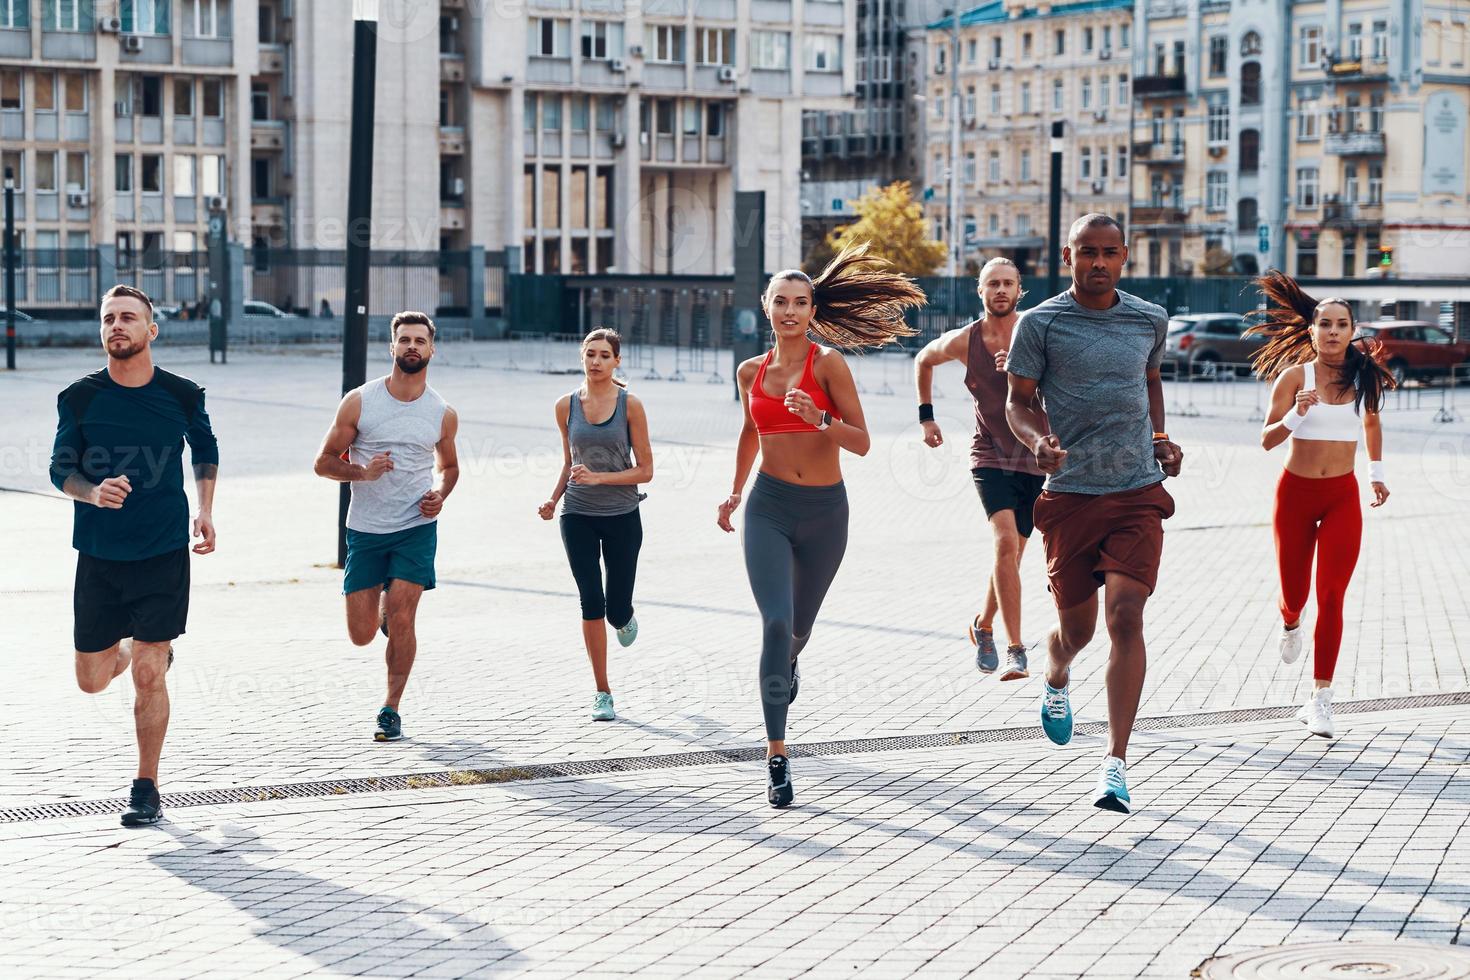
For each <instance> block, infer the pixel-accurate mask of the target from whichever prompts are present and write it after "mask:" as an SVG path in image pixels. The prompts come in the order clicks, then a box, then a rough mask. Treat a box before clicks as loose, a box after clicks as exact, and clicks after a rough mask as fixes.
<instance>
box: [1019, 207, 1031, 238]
mask: <svg viewBox="0 0 1470 980" xmlns="http://www.w3.org/2000/svg"><path fill="white" fill-rule="evenodd" d="M1016 234H1017V235H1018V236H1020V237H1021V238H1025V237H1027V236H1028V235H1030V234H1031V215H1029V214H1027V213H1026V212H1025V211H1022V212H1021V213H1020V214H1018V215H1016Z"/></svg>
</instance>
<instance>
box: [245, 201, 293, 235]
mask: <svg viewBox="0 0 1470 980" xmlns="http://www.w3.org/2000/svg"><path fill="white" fill-rule="evenodd" d="M250 224H251V225H252V226H254V227H256V228H284V227H286V199H285V198H282V197H258V198H256V199H255V200H253V201H251V202H250Z"/></svg>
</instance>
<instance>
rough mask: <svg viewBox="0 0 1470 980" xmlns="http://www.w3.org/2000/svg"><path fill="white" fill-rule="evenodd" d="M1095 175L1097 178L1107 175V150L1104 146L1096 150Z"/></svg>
mask: <svg viewBox="0 0 1470 980" xmlns="http://www.w3.org/2000/svg"><path fill="white" fill-rule="evenodd" d="M1097 175H1098V176H1099V177H1106V176H1107V175H1108V148H1107V147H1105V146H1100V147H1098V149H1097Z"/></svg>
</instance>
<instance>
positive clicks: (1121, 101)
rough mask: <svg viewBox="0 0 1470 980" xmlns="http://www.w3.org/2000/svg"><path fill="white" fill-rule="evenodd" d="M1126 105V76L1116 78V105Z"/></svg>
mask: <svg viewBox="0 0 1470 980" xmlns="http://www.w3.org/2000/svg"><path fill="white" fill-rule="evenodd" d="M1127 104H1128V76H1127V75H1126V74H1124V75H1119V76H1118V105H1127Z"/></svg>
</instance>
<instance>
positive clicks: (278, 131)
mask: <svg viewBox="0 0 1470 980" xmlns="http://www.w3.org/2000/svg"><path fill="white" fill-rule="evenodd" d="M285 148H286V124H285V123H284V122H280V121H279V120H262V119H257V120H255V121H254V122H252V123H251V124H250V149H252V150H267V151H280V150H284V149H285Z"/></svg>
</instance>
